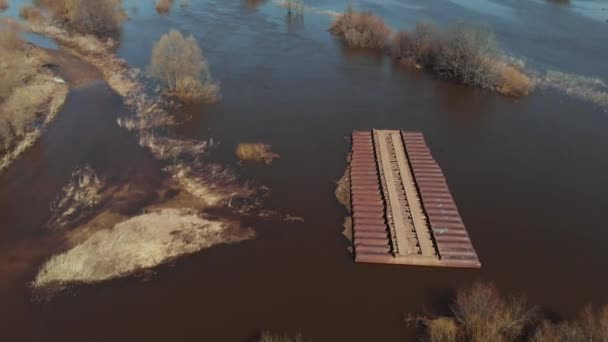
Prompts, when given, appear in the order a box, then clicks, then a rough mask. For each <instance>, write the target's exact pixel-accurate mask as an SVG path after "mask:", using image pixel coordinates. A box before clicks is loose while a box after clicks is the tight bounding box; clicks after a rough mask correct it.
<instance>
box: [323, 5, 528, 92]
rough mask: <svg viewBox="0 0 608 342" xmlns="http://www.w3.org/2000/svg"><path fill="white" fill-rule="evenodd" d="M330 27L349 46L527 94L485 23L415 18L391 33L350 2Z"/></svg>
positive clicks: (516, 68)
mask: <svg viewBox="0 0 608 342" xmlns="http://www.w3.org/2000/svg"><path fill="white" fill-rule="evenodd" d="M330 31H331V32H332V33H333V34H335V35H337V36H339V37H340V38H342V39H343V40H344V42H345V43H346V44H347V45H348V46H351V47H357V48H370V49H377V50H381V51H387V52H389V53H390V54H391V55H392V56H393V58H395V59H396V60H398V61H399V62H401V63H403V64H405V65H408V66H412V67H415V68H417V69H424V70H427V71H429V72H430V73H432V74H434V75H437V76H438V77H440V78H443V79H447V80H451V81H454V82H457V83H459V84H464V85H469V86H474V87H479V88H483V89H489V90H492V91H495V92H498V93H500V94H503V95H505V96H512V97H520V96H525V95H528V94H529V93H530V92H531V91H532V90H533V87H534V82H533V81H532V80H531V79H530V77H528V76H527V75H526V74H525V73H524V72H523V68H522V67H521V66H520V65H518V64H516V63H513V62H512V61H511V60H510V59H509V58H507V57H506V56H505V54H504V52H503V51H502V50H501V49H500V48H499V46H498V43H497V41H496V38H495V36H494V34H493V33H492V32H491V31H490V30H488V29H484V28H480V27H474V26H469V25H464V24H458V25H453V26H451V27H448V28H445V29H439V28H438V27H436V26H434V25H431V24H428V23H420V24H418V25H416V27H415V28H414V29H413V30H411V31H399V32H397V33H392V30H391V29H390V28H389V27H388V26H387V25H386V24H385V23H384V22H383V21H382V19H381V18H379V17H377V16H375V15H373V14H372V13H370V12H356V11H354V10H352V9H350V8H349V10H348V11H347V12H346V13H344V14H342V15H340V16H339V17H338V18H337V19H336V20H334V22H333V24H332V27H331V28H330Z"/></svg>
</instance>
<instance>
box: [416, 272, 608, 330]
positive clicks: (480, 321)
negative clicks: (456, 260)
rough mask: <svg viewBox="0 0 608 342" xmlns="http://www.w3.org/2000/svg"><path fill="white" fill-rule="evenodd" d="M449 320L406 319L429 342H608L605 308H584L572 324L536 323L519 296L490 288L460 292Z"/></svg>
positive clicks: (607, 311) (607, 309)
mask: <svg viewBox="0 0 608 342" xmlns="http://www.w3.org/2000/svg"><path fill="white" fill-rule="evenodd" d="M450 308H451V312H450V315H449V316H434V317H428V316H408V317H407V318H406V321H407V322H408V323H410V324H411V323H414V324H415V325H418V326H420V327H422V328H423V340H426V341H432V342H461V341H462V342H466V341H471V342H485V341H499V342H500V341H505V342H506V341H513V342H515V341H532V342H545V341H551V342H578V341H608V305H606V306H604V307H603V308H601V309H600V310H594V309H593V308H592V307H591V306H588V307H586V308H585V309H584V310H583V312H582V313H581V314H580V316H579V318H578V319H576V320H574V321H561V322H551V321H547V320H539V319H538V318H539V317H538V316H539V315H538V310H536V309H535V308H533V307H530V306H529V305H528V304H527V302H526V299H525V298H524V297H521V296H509V297H506V298H505V297H503V296H501V294H500V293H499V291H498V289H497V288H496V287H495V286H494V285H492V284H486V283H475V284H473V286H472V287H471V288H469V289H462V290H459V291H458V292H457V294H456V298H455V299H454V302H453V303H452V305H451V306H450Z"/></svg>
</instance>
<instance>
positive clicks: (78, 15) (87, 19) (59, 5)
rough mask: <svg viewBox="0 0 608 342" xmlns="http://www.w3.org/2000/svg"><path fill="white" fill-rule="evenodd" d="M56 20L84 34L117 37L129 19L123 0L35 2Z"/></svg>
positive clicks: (36, 0)
mask: <svg viewBox="0 0 608 342" xmlns="http://www.w3.org/2000/svg"><path fill="white" fill-rule="evenodd" d="M34 3H35V4H36V5H37V6H39V7H43V8H44V9H45V10H47V11H48V12H50V13H51V14H52V15H53V17H54V19H55V20H56V21H57V22H59V23H61V24H62V25H65V26H67V27H69V28H70V29H73V30H75V31H77V32H80V33H82V34H92V35H95V36H98V37H116V36H118V35H119V33H120V27H121V25H122V23H123V22H124V21H125V20H126V19H127V18H128V17H127V14H126V12H125V11H124V9H123V7H122V0H35V1H34Z"/></svg>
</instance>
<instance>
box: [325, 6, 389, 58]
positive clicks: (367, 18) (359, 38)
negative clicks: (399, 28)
mask: <svg viewBox="0 0 608 342" xmlns="http://www.w3.org/2000/svg"><path fill="white" fill-rule="evenodd" d="M330 32H331V33H333V34H334V35H336V36H338V37H340V38H342V39H343V40H344V42H346V44H347V45H348V46H351V47H358V48H374V49H384V48H385V47H386V46H387V41H388V38H389V37H390V35H391V29H390V28H389V27H388V26H387V25H386V24H385V23H384V21H383V20H382V19H381V18H379V17H377V16H375V15H374V14H372V13H370V12H355V11H353V10H351V9H349V10H348V11H347V12H346V13H344V14H342V15H340V16H339V17H338V18H337V19H336V20H334V22H333V23H332V26H331V28H330Z"/></svg>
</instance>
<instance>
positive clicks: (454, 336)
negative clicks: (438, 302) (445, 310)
mask: <svg viewBox="0 0 608 342" xmlns="http://www.w3.org/2000/svg"><path fill="white" fill-rule="evenodd" d="M426 329H427V332H428V341H429V342H457V341H462V337H463V336H462V331H461V329H460V327H459V326H458V325H457V324H456V322H454V320H453V319H452V318H449V317H439V318H435V319H432V320H429V321H428V322H426Z"/></svg>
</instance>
